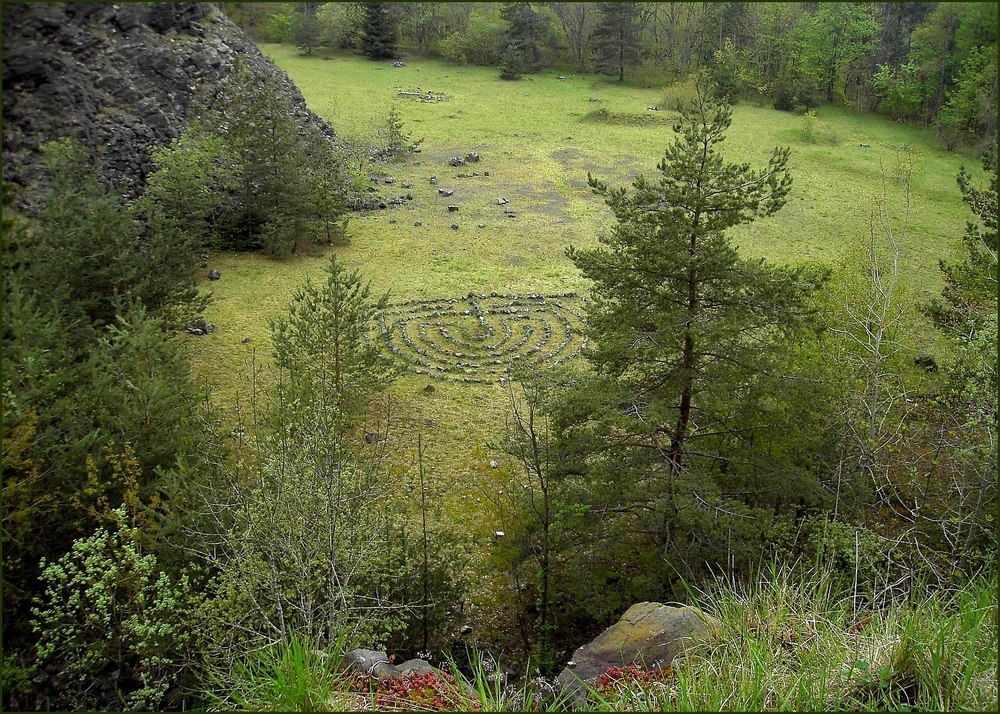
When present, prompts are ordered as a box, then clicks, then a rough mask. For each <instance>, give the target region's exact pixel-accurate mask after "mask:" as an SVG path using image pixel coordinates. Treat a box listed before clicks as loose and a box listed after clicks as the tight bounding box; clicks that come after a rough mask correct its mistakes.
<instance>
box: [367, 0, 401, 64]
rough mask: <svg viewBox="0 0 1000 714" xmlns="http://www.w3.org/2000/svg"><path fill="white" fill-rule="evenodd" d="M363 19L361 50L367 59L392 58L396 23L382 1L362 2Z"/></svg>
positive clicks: (394, 54)
mask: <svg viewBox="0 0 1000 714" xmlns="http://www.w3.org/2000/svg"><path fill="white" fill-rule="evenodd" d="M362 8H363V9H364V15H365V21H364V28H363V31H362V36H361V52H362V54H364V56H365V57H367V58H368V59H373V60H380V59H392V58H394V57H395V56H396V24H395V22H394V21H393V18H392V14H391V13H390V12H389V6H388V5H387V4H386V3H384V2H366V3H363V4H362Z"/></svg>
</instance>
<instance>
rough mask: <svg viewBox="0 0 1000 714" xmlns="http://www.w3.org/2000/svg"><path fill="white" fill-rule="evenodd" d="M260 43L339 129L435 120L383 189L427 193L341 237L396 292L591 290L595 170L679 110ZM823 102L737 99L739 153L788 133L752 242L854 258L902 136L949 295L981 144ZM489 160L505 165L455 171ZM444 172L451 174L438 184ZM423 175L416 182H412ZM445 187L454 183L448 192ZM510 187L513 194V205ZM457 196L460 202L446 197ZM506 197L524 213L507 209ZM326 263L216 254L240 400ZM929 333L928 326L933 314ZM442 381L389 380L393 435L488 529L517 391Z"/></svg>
mask: <svg viewBox="0 0 1000 714" xmlns="http://www.w3.org/2000/svg"><path fill="white" fill-rule="evenodd" d="M262 49H263V50H264V51H265V53H266V54H268V55H269V56H270V57H271V58H272V59H273V60H274V61H275V62H276V63H277V65H278V66H279V67H281V68H282V69H284V70H285V71H286V72H288V74H289V75H290V77H291V78H292V80H293V81H294V82H295V83H296V84H297V85H298V87H299V88H300V89H301V91H302V93H303V95H304V96H305V99H306V102H307V104H308V105H309V107H310V108H311V109H312V110H313V111H314V112H316V113H317V114H318V115H320V116H321V117H323V118H324V119H326V120H327V121H329V122H330V124H331V125H332V126H333V127H334V129H335V130H336V131H337V132H338V133H339V134H341V135H343V136H346V137H350V138H357V139H359V140H363V139H365V138H366V137H367V136H369V135H370V134H371V132H372V130H373V128H374V127H375V126H376V125H378V124H379V123H380V122H381V121H382V120H383V119H384V117H385V115H386V113H387V112H388V110H389V108H390V107H391V106H393V105H395V106H396V108H397V110H398V112H399V113H400V115H401V118H402V120H403V122H404V126H405V127H406V128H407V129H408V130H409V131H411V132H412V133H413V135H414V138H422V139H423V144H422V146H421V152H420V153H419V154H416V155H415V156H413V157H411V158H409V159H407V160H406V161H404V162H402V163H399V164H396V165H392V166H389V167H383V168H379V169H377V172H378V173H379V174H380V175H382V176H393V177H395V183H394V184H393V185H384V186H382V187H381V191H382V193H383V194H384V195H385V196H387V197H393V196H398V195H403V194H406V193H412V195H413V200H412V201H407V202H406V203H405V204H404V205H401V206H391V207H390V208H389V209H387V210H383V211H373V212H371V213H370V214H368V215H364V216H354V217H352V218H351V221H350V225H349V228H348V231H349V235H350V238H351V244H350V245H349V246H347V247H343V248H337V249H335V250H336V253H337V256H338V258H339V259H342V260H343V262H344V263H345V264H346V265H347V266H348V267H349V268H352V269H353V268H359V269H360V270H361V271H362V272H363V274H364V276H365V277H366V278H367V279H370V280H371V283H372V287H373V290H374V292H376V293H381V292H384V291H390V292H391V296H390V299H391V300H392V301H403V300H413V299H431V298H454V297H462V296H465V295H466V294H467V293H469V292H476V293H484V294H488V293H492V292H496V293H518V294H526V293H541V294H553V293H566V292H579V293H585V292H586V290H587V285H586V282H585V281H584V280H583V279H582V278H581V276H580V275H579V273H578V272H577V270H576V269H575V268H574V266H573V265H572V263H571V262H570V261H569V260H568V259H567V258H566V256H565V252H564V251H565V249H566V247H567V246H569V245H575V246H580V247H587V246H592V245H594V244H595V243H596V240H597V236H598V235H599V234H600V233H601V232H602V231H604V230H606V229H608V228H609V226H610V222H611V216H610V212H609V210H608V209H607V207H606V206H605V205H604V204H603V202H602V201H601V200H600V199H599V198H597V197H595V196H593V195H592V193H591V192H590V190H589V188H588V187H587V173H588V172H591V173H593V174H594V175H595V176H596V177H598V178H601V179H603V180H607V181H609V182H611V183H616V184H617V183H622V182H625V181H628V180H629V179H630V178H631V177H633V176H635V175H636V174H638V173H647V174H651V173H652V172H654V171H655V166H656V163H657V161H658V160H659V158H660V157H661V155H662V152H663V149H664V147H665V146H666V145H667V144H668V143H669V142H670V140H671V137H672V131H671V129H670V124H671V121H670V120H671V116H672V112H670V111H669V110H668V109H666V108H664V109H662V110H660V111H652V110H649V109H647V107H650V106H653V105H660V104H661V103H662V102H663V100H664V91H663V90H662V89H645V88H638V87H635V86H631V85H629V84H627V83H626V84H619V83H618V82H615V81H609V80H608V79H606V78H603V77H598V76H595V75H580V74H570V73H567V74H566V75H565V76H564V77H563V75H558V74H556V73H549V72H546V73H542V74H538V75H534V76H526V77H525V78H524V79H522V80H521V81H518V82H503V81H500V80H499V79H498V77H497V71H496V70H495V69H492V68H480V67H456V66H451V65H447V64H445V63H442V62H438V61H429V60H412V61H409V60H408V61H407V65H406V66H405V67H399V68H395V67H392V66H390V64H389V63H388V62H369V61H367V60H364V59H362V58H359V57H356V56H349V55H339V54H338V55H332V56H329V57H324V56H313V57H303V56H300V55H299V53H298V51H297V50H295V49H294V48H292V47H289V46H286V45H265V46H263V48H262ZM398 91H404V92H418V91H419V92H427V91H433V92H435V93H443V94H445V95H447V98H446V99H445V100H443V101H440V102H424V101H419V100H415V99H411V98H407V97H399V96H397V92H398ZM601 110H604V112H601ZM817 114H818V122H817V131H816V135H815V137H814V139H813V140H812V141H807V140H806V139H805V138H804V137H803V132H802V118H801V117H800V116H798V115H796V114H792V113H787V112H778V111H775V110H773V109H771V108H770V106H754V105H753V104H752V103H741V104H739V105H737V106H736V107H735V110H734V116H733V126H732V128H731V130H730V132H729V135H728V138H727V141H726V144H725V145H724V150H725V151H726V152H727V155H728V158H729V160H730V161H738V162H749V163H751V164H753V165H758V166H759V165H762V164H763V163H764V162H766V160H767V158H768V156H769V155H770V152H771V150H772V149H773V147H775V146H779V145H780V146H790V147H791V149H792V153H791V159H790V168H791V170H792V173H793V180H794V183H793V187H792V193H791V195H790V197H789V201H788V204H787V205H786V207H785V208H784V209H782V210H781V211H780V212H779V213H778V214H777V215H776V216H774V217H773V218H771V219H767V220H761V221H758V222H756V223H754V224H752V225H751V226H749V227H747V228H746V229H745V230H742V231H740V232H738V233H737V234H736V238H737V243H738V245H739V246H740V248H741V249H742V250H744V251H746V252H747V253H748V254H753V255H762V256H766V257H767V258H769V259H772V260H774V261H778V262H787V263H801V262H811V261H822V262H824V263H827V264H830V265H833V266H836V265H838V264H839V263H840V262H841V261H843V260H844V259H845V258H846V257H847V256H848V254H849V252H850V250H851V246H852V245H853V244H854V243H855V242H856V241H858V240H860V239H861V238H863V237H864V236H865V235H866V232H867V229H866V219H867V216H868V212H869V208H870V202H871V199H872V197H873V196H875V195H876V194H879V193H881V180H880V164H881V166H882V167H884V170H885V172H886V173H887V174H888V176H889V177H890V179H891V177H892V176H893V175H894V173H895V172H896V171H897V170H898V162H899V156H900V151H901V147H904V146H906V147H909V149H910V150H912V151H914V152H916V153H917V155H918V160H917V167H916V171H915V173H914V179H913V183H912V205H913V214H912V224H911V230H910V232H909V235H908V236H907V238H906V240H905V242H904V243H903V245H902V251H903V253H902V265H903V268H904V271H905V279H906V280H907V281H908V282H909V284H910V286H911V287H912V289H913V290H914V292H915V293H916V295H917V296H918V297H920V298H926V297H930V296H932V295H934V294H935V293H937V292H938V291H939V290H940V287H941V280H940V277H939V274H938V267H937V266H938V260H939V259H940V258H950V257H953V256H957V255H958V252H959V250H960V247H961V239H960V237H961V235H962V232H963V229H964V225H965V222H966V220H967V218H968V217H969V212H968V210H967V208H966V207H965V205H964V204H963V203H962V201H961V198H960V195H959V191H958V188H957V186H956V183H955V176H956V174H957V173H958V170H959V166H960V165H961V164H962V163H963V161H964V163H966V164H967V165H970V166H972V165H974V164H975V163H976V162H975V161H974V160H970V159H963V158H962V157H960V156H957V155H954V154H949V153H947V152H945V151H944V150H943V149H941V148H939V147H938V146H937V145H936V144H935V143H934V142H933V137H932V136H931V135H930V134H929V133H927V132H923V131H921V130H920V129H919V128H914V127H911V126H903V125H899V124H894V123H891V122H888V121H885V120H883V119H878V118H874V117H863V116H859V115H856V114H853V113H850V112H847V111H845V110H842V109H839V108H835V107H821V108H819V109H818V110H817ZM862 144H863V145H866V146H861V145H862ZM468 152H477V153H479V154H480V156H481V157H482V159H481V161H480V162H479V163H475V164H469V165H466V166H463V167H458V168H454V167H451V166H449V164H448V160H449V159H450V158H451V157H453V156H464V155H465V154H466V153H468ZM487 171H488V172H489V176H485V175H479V176H473V177H469V178H458V177H457V174H458V173H460V172H465V173H472V172H478V173H480V174H483V173H484V172H487ZM431 176H437V178H438V183H437V184H436V185H434V184H432V183H431V182H430V177H431ZM407 182H412V183H413V188H412V189H405V188H402V187H401V184H403V183H407ZM439 188H447V189H452V190H453V191H454V194H453V195H452V196H450V197H447V198H445V197H442V196H440V195H439V194H438V189H439ZM889 193H890V200H891V201H892V203H893V204H894V205H895V206H897V207H898V212H901V211H902V203H901V199H900V192H899V187H898V186H897V185H896V184H894V183H893V182H892V181H891V180H890V182H889ZM499 198H506V199H508V201H509V204H508V205H506V206H503V207H501V206H498V205H497V199H499ZM448 204H454V205H457V206H458V207H459V210H458V212H455V213H450V212H448V210H447V205H448ZM505 208H506V209H510V210H512V211H513V212H515V213H516V217H514V218H509V217H507V216H505V214H504V209H505ZM416 223H420V224H421V225H419V226H417V225H415V224H416ZM453 223H457V224H458V229H457V230H455V229H452V228H451V225H452V224H453ZM480 225H482V226H483V227H480ZM327 262H328V253H327V254H323V255H314V256H296V257H293V258H291V259H289V260H286V261H280V262H278V261H273V260H270V259H268V258H265V257H263V256H259V255H246V254H215V255H213V256H212V258H211V261H210V267H212V268H218V269H219V270H221V273H222V279H221V280H219V281H218V282H215V283H208V282H207V281H206V282H205V287H206V289H210V290H211V291H212V293H213V295H214V302H213V304H212V305H211V306H210V308H209V309H208V311H207V313H206V317H207V319H208V321H209V322H211V323H213V324H215V326H216V332H215V333H214V334H212V335H211V336H208V337H191V338H189V339H190V342H191V346H192V351H193V360H194V365H195V371H196V374H197V375H198V377H199V378H200V379H201V380H202V381H203V383H204V384H205V387H206V390H210V392H211V395H212V400H213V402H214V403H215V404H216V406H218V407H219V408H220V409H222V410H223V411H224V412H225V413H229V414H231V413H232V408H233V406H234V404H235V400H236V397H237V394H238V392H239V390H240V389H241V388H242V387H245V386H246V384H247V381H246V380H247V377H246V375H247V374H248V365H249V362H250V359H251V356H252V355H253V353H254V352H255V351H256V353H257V359H258V361H259V362H260V361H266V358H267V355H268V354H269V337H268V336H269V330H268V320H269V319H270V318H274V317H277V316H278V315H280V314H281V313H282V312H283V311H284V310H285V309H286V307H287V305H288V302H289V300H290V299H291V296H292V292H293V290H294V289H295V288H296V287H297V286H298V285H300V284H301V283H302V282H303V281H304V280H305V279H306V278H307V277H312V278H313V279H314V280H320V279H322V276H323V273H322V270H323V267H324V266H325V265H326V264H327ZM206 272H207V271H206ZM245 338H249V341H246V340H245ZM918 339H919V340H924V341H930V340H932V337H931V335H930V331H929V330H925V331H924V332H922V333H921V334H920V335H918ZM430 382H431V380H429V379H428V378H427V377H425V376H420V375H414V374H404V375H403V376H402V377H400V378H399V379H398V380H397V382H396V383H395V384H394V386H393V387H392V388H391V389H390V392H389V394H390V398H391V422H392V430H391V435H390V439H389V445H390V447H391V449H392V451H393V453H394V458H395V459H396V461H397V463H398V466H399V468H400V470H401V471H403V469H405V468H406V467H407V466H408V465H412V462H413V460H414V458H415V456H414V455H415V452H416V442H417V435H418V434H422V435H423V443H424V445H425V463H426V465H427V466H426V468H427V472H428V476H429V480H430V492H429V497H430V498H431V499H432V500H433V502H434V503H435V504H436V506H437V507H438V508H439V509H440V522H442V523H451V524H455V525H457V526H459V527H460V528H461V529H462V531H463V532H464V533H466V534H467V535H469V536H470V537H471V539H472V541H474V542H480V543H488V542H489V537H488V535H489V533H490V532H492V531H493V530H496V529H498V528H500V522H499V519H498V514H496V513H495V512H494V511H493V510H492V508H491V506H490V499H489V494H490V493H491V492H492V490H493V489H496V488H500V487H502V486H501V483H500V481H501V480H502V479H503V474H504V471H505V467H504V465H503V464H502V463H501V468H499V469H493V468H490V465H489V462H490V460H491V459H498V460H500V461H501V462H502V459H501V458H500V456H499V455H498V454H496V453H495V452H494V451H492V450H491V449H490V448H489V444H490V443H491V441H492V442H495V441H497V440H498V439H499V437H500V435H501V434H502V430H503V425H504V417H505V413H506V404H507V396H506V391H505V389H504V388H503V387H502V386H500V385H499V384H462V383H455V382H446V381H434V382H433V386H434V387H435V389H434V390H433V391H432V392H427V391H424V388H425V387H426V386H427V385H428V384H429V383H430ZM401 478H402V479H403V480H404V483H410V482H411V480H412V481H415V479H416V470H415V469H414V468H408V469H406V470H405V471H403V475H402V476H401ZM484 552H485V551H484ZM482 554H483V553H480V555H482ZM496 577H497V578H500V577H502V576H501V574H497V575H496ZM491 578H492V576H487V575H486V573H484V572H480V574H479V576H478V577H477V579H476V582H475V583H474V584H473V585H474V591H473V596H474V600H476V601H478V602H479V603H480V604H482V603H485V602H486V601H487V599H488V598H489V597H490V595H489V593H490V591H491V589H492V587H493V581H492V579H491ZM476 591H478V592H476ZM483 617H487V615H486V614H485V612H484V614H483Z"/></svg>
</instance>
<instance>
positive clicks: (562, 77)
mask: <svg viewBox="0 0 1000 714" xmlns="http://www.w3.org/2000/svg"><path fill="white" fill-rule="evenodd" d="M556 79H566V78H565V77H564V76H562V75H561V74H560V75H559V76H558V77H556Z"/></svg>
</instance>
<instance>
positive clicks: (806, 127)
mask: <svg viewBox="0 0 1000 714" xmlns="http://www.w3.org/2000/svg"><path fill="white" fill-rule="evenodd" d="M815 134H816V112H814V111H811V110H810V111H808V112H806V113H805V114H803V115H802V137H803V138H804V139H805V140H806V141H812V140H813V138H814V136H815Z"/></svg>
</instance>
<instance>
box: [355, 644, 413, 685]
mask: <svg viewBox="0 0 1000 714" xmlns="http://www.w3.org/2000/svg"><path fill="white" fill-rule="evenodd" d="M341 666H343V668H344V669H345V670H346V671H347V672H361V673H363V674H367V675H368V676H370V677H375V678H376V679H379V680H381V679H389V678H390V677H400V676H402V674H403V673H402V672H401V671H400V669H399V667H396V666H395V665H393V664H392V663H391V662H389V655H387V654H386V653H385V652H379V651H378V650H365V649H356V650H351V651H350V652H348V653H347V654H346V655H344V659H343V661H342V662H341Z"/></svg>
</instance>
